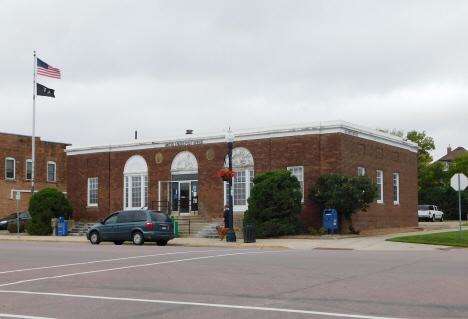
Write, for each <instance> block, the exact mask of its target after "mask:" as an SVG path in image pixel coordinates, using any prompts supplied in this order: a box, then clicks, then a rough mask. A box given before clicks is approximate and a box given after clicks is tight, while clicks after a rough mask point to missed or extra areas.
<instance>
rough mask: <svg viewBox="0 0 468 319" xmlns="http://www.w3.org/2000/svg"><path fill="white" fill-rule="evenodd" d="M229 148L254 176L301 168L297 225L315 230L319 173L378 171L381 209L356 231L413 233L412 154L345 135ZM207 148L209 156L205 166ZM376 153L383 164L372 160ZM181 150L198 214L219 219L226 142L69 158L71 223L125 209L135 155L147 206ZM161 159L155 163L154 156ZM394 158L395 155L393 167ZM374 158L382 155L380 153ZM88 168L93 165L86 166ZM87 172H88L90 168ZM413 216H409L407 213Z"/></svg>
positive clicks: (358, 219)
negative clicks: (193, 179) (90, 190)
mask: <svg viewBox="0 0 468 319" xmlns="http://www.w3.org/2000/svg"><path fill="white" fill-rule="evenodd" d="M234 147H245V148H247V149H248V150H249V151H250V152H251V154H252V156H253V159H254V171H255V174H259V173H262V172H265V171H267V170H272V169H286V168H287V167H291V166H303V167H304V190H305V194H304V210H303V212H302V214H301V220H302V221H303V222H304V223H305V225H306V226H307V227H309V226H313V227H315V228H316V229H318V228H320V227H321V226H322V224H323V221H322V212H321V211H319V209H318V207H316V205H315V204H314V203H312V202H311V201H310V200H309V199H308V196H307V195H308V189H309V188H310V187H311V186H312V185H313V184H314V183H315V180H316V179H317V178H318V177H319V176H320V175H321V174H323V173H332V172H341V173H357V168H358V166H361V167H365V168H366V173H367V174H368V175H369V176H370V177H371V178H372V179H373V180H375V179H376V170H377V169H380V170H382V171H383V172H384V204H383V205H377V204H376V203H374V204H372V206H371V208H370V210H369V212H367V213H358V214H357V215H356V216H355V222H354V226H355V228H356V229H360V230H365V229H373V228H382V227H395V226H417V210H415V208H416V206H417V178H416V153H413V152H410V151H406V150H404V149H401V148H397V147H392V146H389V145H385V144H381V143H376V142H373V141H369V140H366V139H363V138H359V137H355V136H351V135H347V134H341V133H336V134H323V135H304V136H294V137H279V138H271V139H258V140H248V141H235V142H234ZM208 149H213V150H214V151H215V157H214V158H213V159H212V160H208V159H207V157H206V152H207V150H208ZM377 149H380V150H382V152H381V157H379V156H380V155H376V154H377V153H376V152H377V151H376V150H377ZM182 151H189V152H191V153H193V155H194V156H195V158H196V159H197V161H198V174H199V175H198V181H199V191H198V199H199V213H200V214H204V215H205V216H206V217H207V218H208V219H219V218H221V217H222V210H223V208H222V207H223V204H224V200H223V183H222V181H221V180H220V179H219V178H218V177H217V174H216V171H218V170H219V169H220V168H222V166H223V162H224V155H225V154H226V152H227V146H226V143H217V144H201V145H190V146H177V147H166V148H154V149H146V150H138V151H121V152H112V153H108V152H104V153H96V154H85V155H71V156H68V169H69V174H68V176H69V186H68V189H69V196H68V198H69V199H70V200H71V202H72V203H73V206H74V210H75V220H78V219H80V218H86V219H89V220H98V219H100V218H103V217H105V216H107V215H108V214H110V213H111V212H113V211H117V210H122V209H123V205H124V203H123V192H124V188H123V181H124V178H123V170H124V166H125V163H126V162H127V160H128V159H129V158H130V157H131V156H133V155H141V156H142V157H143V158H144V159H145V160H146V163H147V165H148V180H149V194H148V196H149V200H150V201H151V200H158V195H159V189H158V187H159V181H170V180H171V172H170V170H171V164H172V160H173V159H174V157H175V156H176V155H177V154H178V153H179V152H182ZM159 152H160V153H161V154H162V155H163V160H162V162H161V163H159V164H158V163H156V161H155V155H156V154H157V153H159ZM395 153H397V154H398V156H397V157H396V158H397V160H396V161H395ZM379 154H380V153H379ZM90 163H91V164H90ZM90 165H91V166H92V167H90ZM394 172H395V173H399V174H400V196H401V198H400V205H399V206H396V205H393V197H392V196H393V173H394ZM89 177H98V178H99V195H98V196H99V207H98V208H87V207H86V205H87V179H88V178H89ZM413 210H414V212H413ZM339 223H340V230H341V232H347V223H346V221H345V220H341V219H340V220H339Z"/></svg>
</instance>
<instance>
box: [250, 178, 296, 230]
mask: <svg viewBox="0 0 468 319" xmlns="http://www.w3.org/2000/svg"><path fill="white" fill-rule="evenodd" d="M253 182H254V187H253V188H252V191H251V193H250V197H249V199H248V203H249V209H248V210H247V211H246V212H245V215H244V220H243V222H244V223H245V224H247V223H255V224H256V234H257V238H270V237H278V236H284V235H299V234H302V228H301V223H300V220H299V215H300V213H301V211H302V204H301V199H302V193H301V190H300V189H301V184H300V183H299V182H298V181H297V178H296V177H295V176H294V175H291V172H290V171H288V170H281V169H279V170H273V171H268V172H265V173H260V174H258V175H257V176H255V178H254V179H253Z"/></svg>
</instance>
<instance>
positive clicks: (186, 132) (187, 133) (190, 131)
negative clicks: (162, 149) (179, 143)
mask: <svg viewBox="0 0 468 319" xmlns="http://www.w3.org/2000/svg"><path fill="white" fill-rule="evenodd" d="M192 133H193V130H185V134H186V135H189V134H192Z"/></svg>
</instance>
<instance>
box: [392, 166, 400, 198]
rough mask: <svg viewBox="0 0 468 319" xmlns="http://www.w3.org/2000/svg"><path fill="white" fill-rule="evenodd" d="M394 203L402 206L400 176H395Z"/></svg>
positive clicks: (395, 174)
mask: <svg viewBox="0 0 468 319" xmlns="http://www.w3.org/2000/svg"><path fill="white" fill-rule="evenodd" d="M393 203H394V204H395V205H397V204H400V175H399V174H397V173H394V174H393Z"/></svg>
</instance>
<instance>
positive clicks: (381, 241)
mask: <svg viewBox="0 0 468 319" xmlns="http://www.w3.org/2000/svg"><path fill="white" fill-rule="evenodd" d="M458 229H459V222H456V221H448V222H443V223H437V222H436V223H431V222H427V223H426V222H420V223H419V229H418V230H416V229H415V231H413V232H405V233H389V234H379V235H334V236H332V235H327V236H300V237H299V236H298V237H297V238H291V237H288V238H272V239H257V240H256V242H255V243H244V240H243V239H238V240H237V241H236V242H226V241H225V240H223V241H220V240H219V239H217V238H175V239H173V240H171V241H169V243H168V245H169V246H190V247H230V248H260V249H262V248H270V249H300V250H311V249H329V250H333V249H337V250H437V249H447V248H449V247H446V246H437V245H422V244H411V243H397V242H389V241H385V240H386V239H388V238H394V237H400V236H408V235H417V234H423V233H424V234H430V233H440V232H446V231H456V230H458ZM462 229H463V230H468V227H466V226H464V227H463V228H462ZM0 241H30V242H66V243H85V244H90V243H89V241H88V240H87V239H86V236H30V235H28V234H25V233H21V234H20V235H19V237H18V234H16V233H14V234H10V233H8V231H6V230H2V231H0ZM107 244H111V245H112V243H102V244H101V245H107ZM126 244H131V243H130V242H126ZM147 245H153V243H148V244H147Z"/></svg>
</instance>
